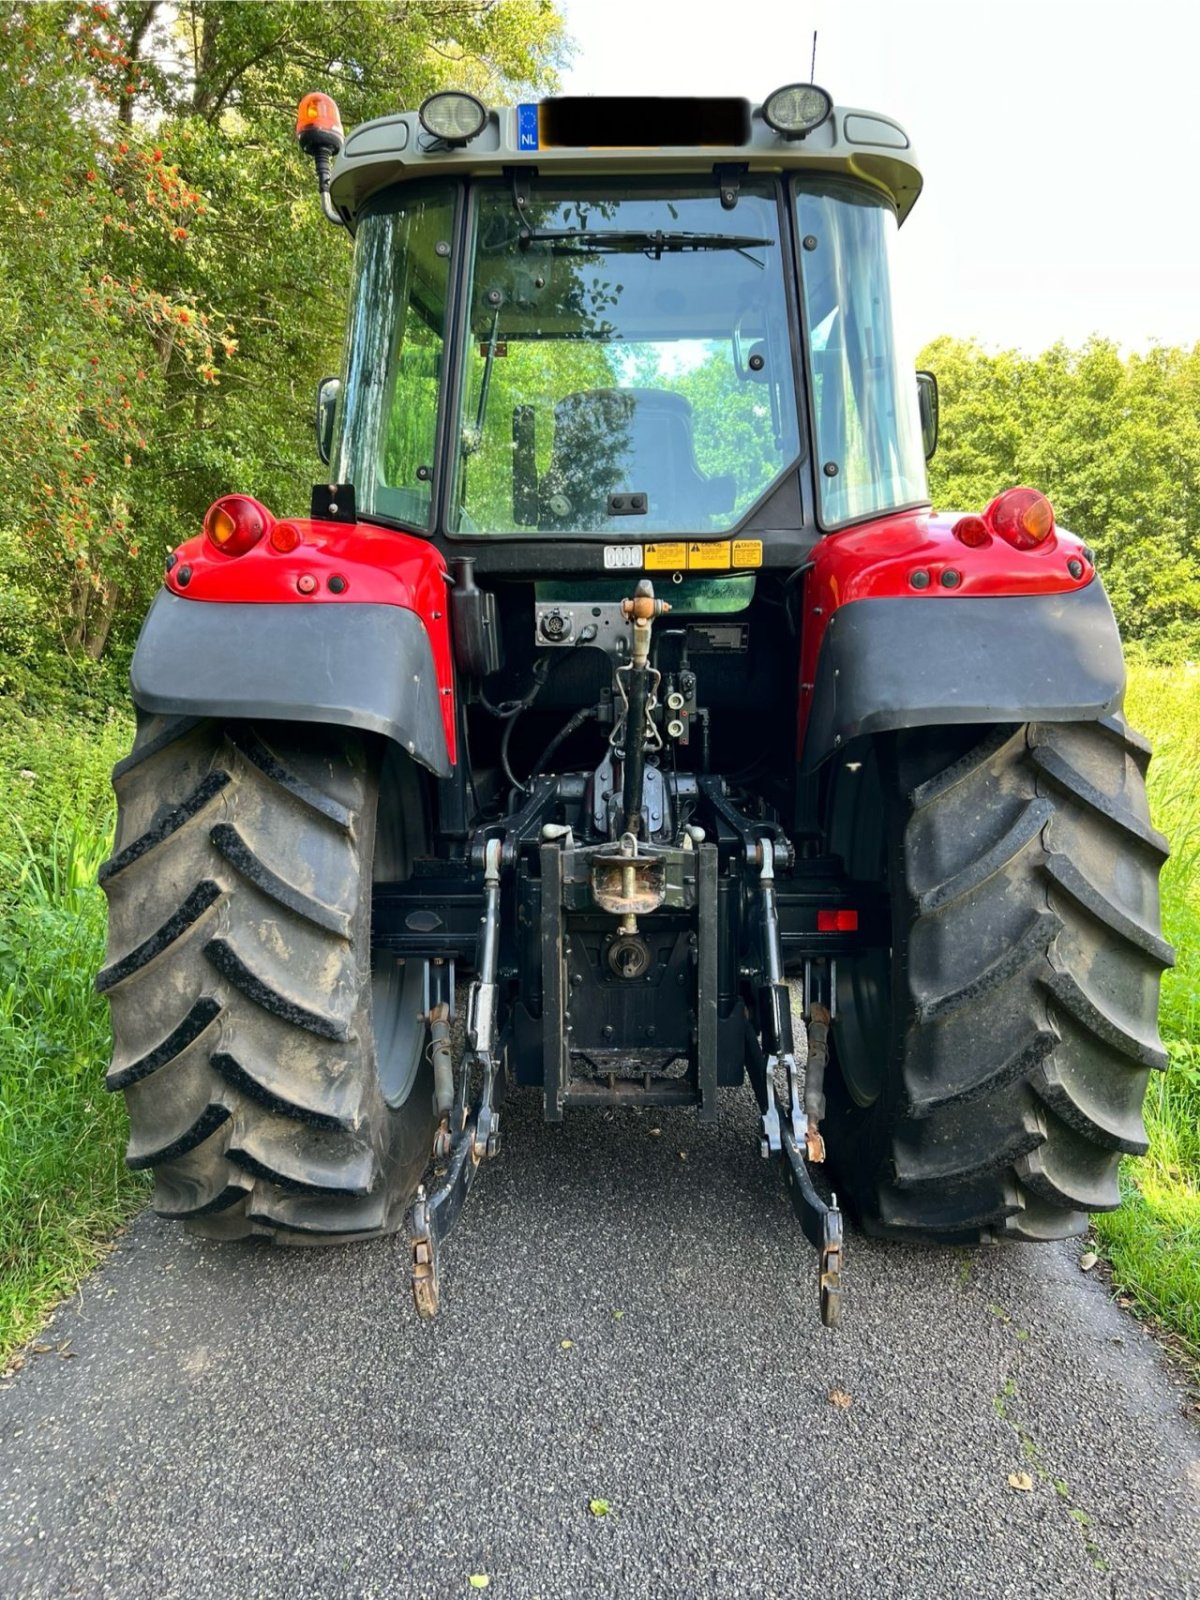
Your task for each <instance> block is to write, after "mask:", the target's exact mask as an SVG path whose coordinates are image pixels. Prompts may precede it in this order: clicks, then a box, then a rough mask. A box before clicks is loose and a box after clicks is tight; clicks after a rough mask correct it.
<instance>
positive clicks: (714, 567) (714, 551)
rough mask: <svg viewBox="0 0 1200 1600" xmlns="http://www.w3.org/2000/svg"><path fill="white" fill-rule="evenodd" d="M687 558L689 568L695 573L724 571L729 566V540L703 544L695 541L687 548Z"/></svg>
mask: <svg viewBox="0 0 1200 1600" xmlns="http://www.w3.org/2000/svg"><path fill="white" fill-rule="evenodd" d="M687 558H688V559H687V564H688V567H689V569H691V570H693V571H695V570H696V569H700V570H702V571H708V572H714V571H724V570H726V569H727V568H728V566H729V540H728V539H718V540H716V541H715V542H706V543H704V544H701V543H700V542H699V540H695V539H694V540H693V541H692V542H691V543H690V544H689V545H688V547H687Z"/></svg>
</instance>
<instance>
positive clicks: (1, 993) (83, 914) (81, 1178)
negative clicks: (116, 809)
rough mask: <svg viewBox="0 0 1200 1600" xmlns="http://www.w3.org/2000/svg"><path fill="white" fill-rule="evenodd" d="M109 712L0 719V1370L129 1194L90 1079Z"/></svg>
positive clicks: (121, 1118) (96, 1063) (120, 1216)
mask: <svg viewBox="0 0 1200 1600" xmlns="http://www.w3.org/2000/svg"><path fill="white" fill-rule="evenodd" d="M128 736H129V730H128V728H127V727H126V726H125V725H124V722H123V720H118V719H111V720H109V721H107V722H104V721H102V722H101V723H100V724H99V725H97V726H91V725H88V724H86V723H83V724H75V723H72V722H70V721H69V720H68V721H65V722H63V723H58V724H55V725H53V726H50V727H45V726H44V727H42V728H41V729H38V728H36V727H34V728H31V727H29V726H28V725H26V719H22V718H20V717H19V716H12V717H9V718H8V719H7V720H6V723H5V726H4V728H3V730H2V733H0V1371H3V1370H4V1367H5V1365H6V1363H7V1360H8V1358H9V1356H10V1355H11V1354H12V1352H13V1351H14V1350H15V1349H16V1347H17V1346H18V1345H20V1344H21V1343H23V1342H24V1341H25V1340H26V1339H27V1338H28V1337H29V1336H30V1335H31V1334H32V1333H34V1332H35V1331H36V1329H37V1328H38V1327H39V1325H40V1324H41V1322H42V1321H43V1320H44V1317H45V1315H46V1312H47V1310H48V1309H49V1308H50V1306H52V1305H53V1304H54V1302H55V1301H56V1300H58V1299H59V1298H61V1296H62V1295H64V1294H66V1293H68V1292H70V1290H71V1289H73V1288H74V1286H75V1285H76V1283H78V1281H79V1279H80V1277H81V1276H82V1275H83V1274H84V1273H85V1272H87V1271H88V1269H89V1268H90V1267H92V1266H93V1265H94V1264H95V1263H96V1262H97V1261H98V1260H99V1259H100V1258H101V1256H102V1255H103V1254H104V1253H105V1250H106V1248H107V1246H108V1244H109V1242H110V1241H111V1239H112V1236H113V1233H114V1232H115V1230H116V1229H117V1227H118V1226H119V1225H120V1224H121V1223H122V1222H123V1221H124V1220H125V1218H126V1217H128V1216H129V1215H130V1213H131V1211H132V1210H134V1209H135V1208H136V1206H137V1205H138V1204H139V1203H140V1202H141V1200H142V1199H143V1198H144V1196H145V1185H144V1182H143V1181H141V1180H140V1179H139V1178H136V1177H134V1176H133V1175H132V1174H130V1173H128V1172H127V1171H126V1170H125V1165H124V1159H123V1152H124V1145H125V1138H126V1132H125V1114H124V1109H123V1107H122V1105H121V1103H120V1098H119V1097H118V1096H112V1095H109V1094H108V1093H107V1092H106V1091H105V1089H104V1083H103V1074H104V1070H105V1066H106V1064H107V1061H108V1053H109V1033H108V1007H107V1006H106V1005H104V1004H103V1002H102V1001H101V1000H100V999H99V997H98V996H97V995H96V994H95V992H94V989H93V980H94V977H95V974H96V971H97V969H98V967H99V966H100V965H101V963H102V960H103V953H104V925H105V924H104V897H103V895H102V894H101V893H100V891H99V889H98V888H97V887H96V869H97V867H98V866H99V864H100V862H101V861H102V860H103V859H104V857H105V855H106V854H107V853H108V848H109V837H110V831H111V826H112V806H111V800H110V798H109V797H108V796H107V794H106V792H105V791H106V790H107V787H108V771H109V768H110V767H111V765H112V762H113V760H114V759H115V758H116V756H117V754H118V753H120V751H121V750H122V749H123V748H124V747H125V746H127V744H128Z"/></svg>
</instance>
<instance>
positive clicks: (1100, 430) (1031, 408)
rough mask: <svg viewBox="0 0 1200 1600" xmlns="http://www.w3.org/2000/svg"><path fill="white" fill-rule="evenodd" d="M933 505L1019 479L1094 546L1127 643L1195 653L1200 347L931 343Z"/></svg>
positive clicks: (986, 496)
mask: <svg viewBox="0 0 1200 1600" xmlns="http://www.w3.org/2000/svg"><path fill="white" fill-rule="evenodd" d="M920 365H921V366H923V367H929V368H931V369H932V370H933V371H934V372H936V374H937V378H938V385H939V389H940V392H941V414H942V437H941V442H940V444H939V447H938V453H937V455H936V456H935V457H934V459H933V462H932V463H931V473H930V476H931V482H932V491H933V495H934V500H935V503H936V504H938V505H943V506H947V507H950V508H951V509H955V510H982V508H983V507H984V506H985V505H986V504H987V503H988V501H989V500H990V499H992V497H993V496H994V495H996V494H997V493H999V491H1000V490H1002V489H1006V488H1010V487H1011V486H1012V485H1014V484H1018V483H1029V484H1033V485H1034V486H1035V487H1037V488H1039V489H1042V490H1044V491H1045V493H1046V494H1048V495H1049V496H1050V499H1051V500H1052V501H1053V503H1054V507H1055V511H1056V514H1057V516H1058V519H1059V521H1060V522H1061V523H1062V525H1063V526H1064V527H1067V528H1070V529H1071V531H1072V532H1073V533H1077V534H1079V535H1080V536H1081V537H1082V538H1084V539H1085V540H1086V541H1087V542H1088V544H1090V545H1091V546H1092V547H1093V549H1094V550H1095V552H1096V556H1097V559H1098V562H1099V565H1100V571H1101V574H1102V576H1103V578H1104V582H1105V586H1106V588H1107V589H1108V592H1109V595H1110V597H1111V599H1112V602H1113V608H1114V610H1115V611H1116V613H1117V618H1118V621H1119V622H1120V624H1121V629H1122V632H1123V633H1124V635H1125V636H1126V638H1128V639H1131V640H1134V641H1139V642H1142V643H1143V645H1144V646H1145V647H1146V648H1147V649H1149V650H1150V651H1151V652H1153V653H1155V654H1156V655H1157V656H1158V657H1159V658H1161V659H1166V660H1170V659H1175V658H1177V657H1178V656H1179V655H1180V654H1183V653H1193V654H1194V653H1196V652H1197V651H1200V344H1198V345H1196V346H1194V347H1193V348H1192V349H1191V350H1190V351H1188V350H1176V349H1152V350H1150V351H1148V352H1146V353H1145V354H1142V355H1139V354H1133V355H1129V356H1127V357H1124V358H1122V356H1121V355H1120V353H1119V352H1118V350H1117V347H1116V346H1115V345H1114V344H1112V343H1111V342H1109V341H1108V340H1104V339H1092V340H1090V341H1089V342H1088V343H1087V344H1086V345H1084V346H1083V348H1082V349H1079V350H1069V349H1067V348H1066V346H1064V345H1061V344H1060V345H1055V346H1054V347H1053V349H1050V350H1047V351H1046V352H1045V353H1044V354H1042V355H1040V356H1025V355H1021V354H1019V353H1018V352H1016V351H1012V350H1007V351H1002V352H1000V353H999V354H996V355H989V354H988V353H986V352H985V351H984V350H982V349H981V348H980V347H979V346H978V345H977V344H974V343H969V342H966V343H965V342H963V341H961V340H958V339H950V338H941V339H935V340H934V341H933V343H932V344H930V345H927V346H926V348H925V349H924V350H923V351H922V352H921V357H920Z"/></svg>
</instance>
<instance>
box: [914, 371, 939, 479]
mask: <svg viewBox="0 0 1200 1600" xmlns="http://www.w3.org/2000/svg"><path fill="white" fill-rule="evenodd" d="M917 400H918V402H919V404H920V408H921V443H922V444H923V445H924V447H925V459H926V461H932V460H933V453H934V451H935V450H936V449H937V442H938V386H937V379H936V378H935V377H934V375H933V373H932V372H918V373H917Z"/></svg>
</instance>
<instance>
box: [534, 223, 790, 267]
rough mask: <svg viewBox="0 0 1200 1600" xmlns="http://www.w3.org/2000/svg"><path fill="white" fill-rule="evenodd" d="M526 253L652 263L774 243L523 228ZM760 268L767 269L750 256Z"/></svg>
mask: <svg viewBox="0 0 1200 1600" xmlns="http://www.w3.org/2000/svg"><path fill="white" fill-rule="evenodd" d="M517 243H518V245H519V246H520V248H521V249H522V250H528V249H529V246H530V245H531V244H548V245H550V246H551V247H552V251H551V253H552V254H554V255H568V254H579V255H594V254H596V253H597V252H609V251H612V252H619V251H622V250H640V251H642V252H643V254H645V255H646V256H648V257H649V259H650V260H651V261H661V260H662V257H663V255H664V254H667V253H670V254H673V253H675V252H677V251H686V250H736V251H737V253H738V255H746V252H747V251H748V250H755V249H757V250H765V249H768V248H769V247H770V246H771V245H773V244H774V243H775V241H774V239H756V238H754V237H753V235H751V234H748V233H666V232H664V231H663V229H662V228H657V229H656V228H522V229H521V231H520V233H519V234H518V236H517ZM746 259H747V261H753V262H754V265H755V266H756V267H761V266H763V265H764V263H763V262H761V261H758V260H756V258H755V257H754V256H750V255H746Z"/></svg>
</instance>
